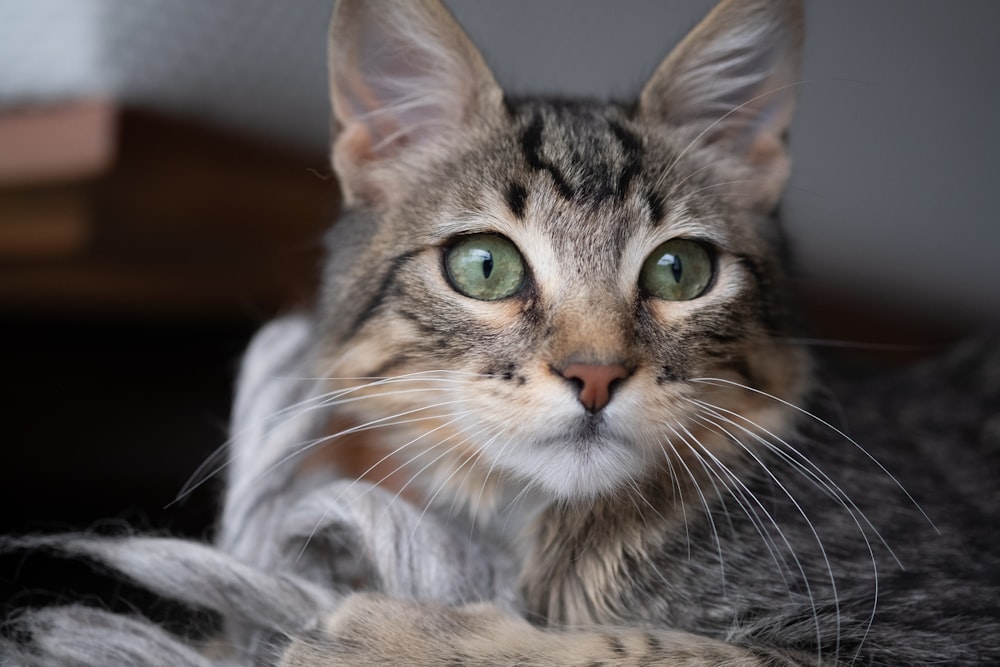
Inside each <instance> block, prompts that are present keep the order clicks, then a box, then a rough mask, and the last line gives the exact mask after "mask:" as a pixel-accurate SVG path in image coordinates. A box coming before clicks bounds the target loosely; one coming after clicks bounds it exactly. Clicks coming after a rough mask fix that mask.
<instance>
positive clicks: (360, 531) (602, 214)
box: [0, 0, 1000, 667]
mask: <svg viewBox="0 0 1000 667" xmlns="http://www.w3.org/2000/svg"><path fill="white" fill-rule="evenodd" d="M802 33H803V10H802V7H801V3H800V2H799V1H798V0H724V1H723V2H722V4H720V5H719V6H718V7H717V8H716V9H715V10H714V11H713V12H712V13H711V14H710V15H709V16H708V17H707V18H705V19H704V21H703V22H702V23H701V24H700V25H699V26H698V27H697V28H695V29H694V31H692V32H691V34H690V35H688V37H687V38H686V39H684V41H683V42H682V43H681V44H680V45H679V46H678V47H677V48H676V49H675V50H674V51H673V52H672V53H671V55H670V56H669V57H667V59H666V60H665V61H664V62H663V63H662V64H661V65H660V66H659V68H658V69H657V70H656V71H655V73H654V74H653V76H652V78H651V80H650V81H649V82H648V83H647V84H646V86H645V88H644V89H643V90H642V93H641V95H640V96H639V99H638V102H637V103H635V104H631V105H619V104H599V103H596V102H568V101H563V100H511V99H506V98H505V97H504V95H503V93H502V92H501V91H500V89H499V88H498V86H497V84H496V82H495V81H494V79H493V77H492V75H491V74H490V71H489V70H488V69H487V67H486V65H485V63H484V61H483V59H482V57H481V56H480V55H479V53H478V52H477V51H476V50H475V48H474V47H473V46H472V44H471V43H470V42H469V41H468V39H467V38H466V37H465V36H464V34H463V33H462V31H461V30H460V28H459V27H458V25H457V24H456V23H455V21H454V20H453V19H452V18H451V16H450V15H449V14H448V12H447V11H446V10H445V9H444V7H443V6H442V5H441V4H440V3H439V2H438V1H437V0H340V2H339V4H338V5H337V8H336V10H335V14H334V19H333V23H332V29H331V38H330V45H331V49H330V67H331V86H332V99H333V107H334V113H335V118H336V121H337V124H338V126H339V127H338V134H337V138H336V144H335V146H334V149H333V162H334V165H335V168H336V171H337V174H338V176H339V178H340V181H341V184H342V187H343V192H344V198H345V202H346V210H345V212H344V214H343V216H342V217H341V219H340V220H339V221H338V222H337V224H336V225H335V226H334V228H333V231H332V233H331V235H330V239H329V261H328V263H327V265H326V274H325V285H326V289H325V292H324V294H323V296H322V299H321V301H320V304H319V307H318V308H317V310H316V312H314V313H308V314H303V315H298V316H290V317H287V318H282V319H281V320H278V321H276V322H275V323H272V324H271V325H269V326H268V327H266V328H265V329H264V330H263V331H262V332H261V333H260V334H259V335H258V336H257V338H256V340H255V342H254V344H253V345H252V346H251V349H250V351H249V352H248V354H247V358H246V361H245V363H244V368H243V373H242V375H241V380H240V386H239V391H238V395H237V401H236V405H235V408H234V413H233V414H234V416H233V420H234V438H233V441H232V444H231V447H230V459H229V460H228V462H227V468H226V470H227V482H228V485H227V490H226V500H225V507H224V511H223V514H222V517H221V520H220V526H219V534H218V536H217V542H216V545H215V546H214V547H211V546H208V545H203V544H198V543H194V542H190V541H184V540H170V539H166V538H160V539H158V538H132V539H127V540H100V539H96V538H91V537H88V536H83V537H80V536H68V537H65V536H64V537H57V538H35V539H29V540H21V541H11V542H8V543H6V544H5V543H4V542H0V551H2V550H3V549H4V548H8V547H9V546H14V547H20V546H25V545H26V546H28V547H38V546H55V547H58V548H60V549H63V550H66V551H70V552H73V553H76V554H84V555H86V556H88V557H91V558H96V559H98V560H101V561H102V562H104V563H106V564H110V565H112V566H113V567H115V568H116V569H118V570H120V571H122V572H124V573H126V574H127V575H128V576H130V577H131V578H133V579H134V580H136V581H138V582H140V583H142V584H144V585H146V586H149V587H150V588H152V589H153V590H155V591H157V592H159V593H161V594H162V595H165V596H172V597H174V598H177V599H180V600H183V601H185V602H186V603H188V604H191V605H196V606H201V607H205V608H208V609H210V610H213V611H215V612H216V613H218V614H219V615H220V616H221V617H222V620H223V621H224V628H223V629H224V632H223V635H224V637H225V641H224V642H223V649H225V650H223V651H222V652H220V653H218V654H213V653H209V652H208V651H206V650H204V646H203V645H201V644H199V643H197V642H191V641H188V640H186V639H185V638H182V637H177V636H175V635H171V634H170V633H168V632H165V631H164V630H163V628H161V627H159V626H156V625H155V624H153V623H151V622H149V621H145V620H143V619H137V618H134V617H125V616H120V615H115V614H109V613H107V612H103V611H101V610H99V609H94V608H93V607H85V606H79V605H73V606H67V607H62V608H56V609H51V610H50V609H45V610H41V611H39V612H37V613H32V614H26V615H25V617H24V619H23V621H22V622H21V623H20V624H19V625H18V626H17V628H18V632H17V633H15V636H14V637H13V638H12V639H9V640H8V639H3V638H0V664H4V665H6V664H8V663H9V664H17V665H29V666H31V667H35V666H44V667H52V666H53V665H57V666H59V667H62V666H64V665H65V666H66V667H80V665H99V666H100V667H107V666H108V665H128V666H129V667H136V666H142V667H146V666H148V667H163V666H164V665H167V666H169V667H175V666H178V667H179V666H185V667H189V666H191V665H195V666H198V667H222V666H225V667H233V666H234V665H241V666H242V665H261V664H276V663H279V664H281V665H284V666H286V667H327V666H333V665H356V666H374V665H397V666H398V665H417V666H428V667H429V666H431V665H454V666H457V665H480V666H487V665H489V666H501V665H523V666H542V665H557V666H558V665H565V666H569V665H580V666H586V665H591V666H596V665H619V666H621V667H630V666H638V665H664V666H687V667H707V666H723V665H725V666H728V667H750V666H758V667H759V666H763V665H820V664H822V665H853V664H860V665H930V664H948V665H974V664H1000V603H998V600H1000V580H998V579H1000V556H998V549H997V545H996V538H995V535H996V534H997V508H998V506H1000V491H998V486H997V479H998V476H1000V463H998V462H1000V409H998V406H1000V346H998V345H997V344H996V343H995V342H991V341H986V343H985V345H983V344H980V345H979V346H978V347H976V346H972V347H966V348H964V349H961V350H959V351H958V352H956V353H955V354H954V355H952V356H951V357H950V358H947V359H945V360H944V361H942V362H940V363H937V364H934V365H929V366H926V367H923V368H921V369H917V370H914V371H912V372H910V373H907V374H904V375H902V376H900V377H897V378H895V379H891V380H887V381H884V382H882V383H880V384H875V385H867V386H860V385H856V384H855V385H851V386H850V387H848V388H847V389H846V390H845V389H843V388H840V389H838V388H837V387H834V386H831V385H830V383H828V382H820V381H819V380H818V379H817V378H818V377H819V373H818V372H816V371H814V368H813V364H812V362H811V361H810V356H809V355H808V354H807V352H806V351H805V350H803V349H802V347H801V346H800V345H798V344H797V343H796V342H795V340H794V339H792V338H790V337H789V333H790V332H791V331H792V330H793V325H794V320H795V310H794V308H793V307H792V305H791V303H790V301H789V295H788V292H789V285H788V282H789V280H788V277H787V275H788V263H787V260H786V257H785V255H786V253H785V244H784V240H783V235H782V231H781V229H780V226H779V223H778V221H777V216H776V214H775V211H776V208H777V206H778V202H779V198H780V196H781V193H782V189H783V187H784V184H785V181H786V179H787V177H788V170H789V157H788V152H787V148H786V134H787V131H788V126H789V121H790V118H791V114H792V107H793V105H794V93H795V86H796V82H797V72H798V63H799V58H800V51H801V48H802V40H803V34H802ZM316 376H318V377H319V378H321V379H320V380H319V383H320V386H319V387H318V388H317V386H316V384H315V382H313V381H312V380H310V379H309V378H314V377H316ZM833 396H837V398H833ZM460 507H461V508H464V509H465V510H467V511H466V512H462V511H459V509H458V508H460Z"/></svg>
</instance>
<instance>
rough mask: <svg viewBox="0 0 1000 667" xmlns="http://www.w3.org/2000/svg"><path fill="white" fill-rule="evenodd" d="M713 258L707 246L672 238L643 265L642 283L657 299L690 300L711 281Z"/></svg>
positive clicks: (701, 291)
mask: <svg viewBox="0 0 1000 667" xmlns="http://www.w3.org/2000/svg"><path fill="white" fill-rule="evenodd" d="M712 271H713V266H712V257H711V255H709V253H708V250H707V249H706V248H705V246H704V245H702V244H700V243H698V242H696V241H691V240H688V239H673V240H671V241H667V242H666V243H662V244H660V245H659V246H657V248H656V250H654V251H653V254H651V255H650V256H649V257H648V258H647V259H646V261H645V262H644V263H643V265H642V271H641V272H640V273H639V286H640V287H642V289H643V290H644V291H645V292H646V294H649V295H650V296H655V297H656V298H657V299H664V300H665V301H688V300H690V299H694V298H697V297H699V296H701V295H702V294H703V293H704V292H705V289H706V288H707V287H708V284H709V283H710V282H712Z"/></svg>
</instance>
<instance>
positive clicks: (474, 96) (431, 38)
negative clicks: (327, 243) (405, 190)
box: [328, 0, 503, 201]
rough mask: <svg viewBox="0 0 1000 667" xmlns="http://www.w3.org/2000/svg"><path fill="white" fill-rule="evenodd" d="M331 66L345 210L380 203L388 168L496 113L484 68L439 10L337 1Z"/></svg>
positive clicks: (390, 0)
mask: <svg viewBox="0 0 1000 667" xmlns="http://www.w3.org/2000/svg"><path fill="white" fill-rule="evenodd" d="M328 65H329V73H330V97H331V101H332V104H333V114H334V122H335V125H336V128H335V129H336V132H337V138H336V142H335V144H334V148H333V163H334V168H335V169H336V171H337V174H338V176H339V177H340V182H341V186H342V187H343V188H344V195H345V198H346V199H347V200H348V201H353V200H357V199H362V200H370V199H372V198H378V197H380V196H384V195H385V191H386V190H387V189H391V188H392V183H391V182H389V181H391V178H392V168H391V167H392V163H393V161H394V160H397V159H399V158H401V157H404V153H406V152H407V151H412V150H413V149H416V148H421V149H430V150H433V149H434V147H435V146H439V145H444V144H446V143H447V141H448V139H449V135H450V133H454V132H456V131H458V130H459V129H460V128H461V127H462V126H463V125H466V124H473V123H475V122H476V121H477V120H479V119H481V117H482V116H483V115H484V114H486V113H493V112H496V111H499V110H501V109H502V103H503V93H502V92H501V90H500V87H499V86H498V85H497V83H496V81H495V79H494V78H493V75H492V73H491V72H490V70H489V68H488V67H487V66H486V63H485V61H484V60H483V58H482V56H481V55H480V53H479V51H478V50H476V48H475V47H474V46H473V45H472V42H470V41H469V39H468V37H466V35H465V33H464V32H463V31H462V29H461V27H460V26H459V25H458V23H457V22H456V21H455V19H454V18H452V16H451V14H450V13H449V12H448V10H447V9H446V8H445V7H444V5H442V4H441V3H440V2H439V1H438V0H339V1H338V2H337V5H336V8H335V9H334V13H333V20H332V21H331V22H330V41H329V50H328ZM387 167H388V169H387Z"/></svg>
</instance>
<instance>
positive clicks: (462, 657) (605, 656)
mask: <svg viewBox="0 0 1000 667" xmlns="http://www.w3.org/2000/svg"><path fill="white" fill-rule="evenodd" d="M280 664H281V667H332V666H334V665H337V666H338V667H339V666H340V665H344V666H351V667H369V666H374V665H394V666H399V665H407V666H408V667H410V666H412V667H431V666H432V665H433V666H438V665H465V666H479V667H487V666H494V665H495V666H498V667H499V666H501V665H519V666H521V667H536V666H537V667H541V666H543V665H545V666H550V667H560V666H566V667H569V666H570V665H598V664H603V665H609V666H610V665H615V666H617V667H633V666H635V667H639V666H640V665H645V666H651V665H670V666H671V667H710V666H711V667H722V666H724V667H764V666H771V667H774V666H777V665H815V664H817V661H816V658H815V656H809V655H804V654H798V655H793V654H791V653H786V652H784V651H774V650H769V649H761V650H757V649H751V648H745V647H741V646H735V645H733V644H727V643H725V642H722V641H718V640H715V639H710V638H708V637H701V636H699V635H694V634H691V633H687V632H679V631H671V630H658V629H638V628H614V627H606V628H605V627H602V628H593V629H583V630H546V629H541V628H537V627H535V626H532V625H531V624H529V623H528V622H527V621H525V620H523V619H522V618H520V617H518V616H515V615H513V614H510V613H508V612H505V611H503V610H501V609H500V608H498V607H496V606H495V605H492V604H488V603H483V604H475V605H469V606H465V607H459V608H453V607H446V606H442V605H437V604H433V603H425V602H416V601H413V600H400V599H393V598H389V597H385V596H381V595H376V594H367V593H366V594H357V595H353V596H351V597H349V598H347V599H346V600H345V602H344V604H343V605H342V606H341V607H340V608H339V609H338V610H337V612H335V613H334V614H332V615H331V616H330V617H328V618H327V619H326V621H325V622H324V623H323V624H322V626H321V628H320V630H318V631H317V632H316V633H312V634H310V635H309V636H304V637H298V638H295V639H293V640H292V642H291V643H290V644H289V646H288V648H287V649H286V651H285V652H284V654H283V657H282V660H281V663H280Z"/></svg>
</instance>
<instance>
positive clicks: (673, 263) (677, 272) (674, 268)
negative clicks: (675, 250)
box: [657, 253, 683, 283]
mask: <svg viewBox="0 0 1000 667" xmlns="http://www.w3.org/2000/svg"><path fill="white" fill-rule="evenodd" d="M657 264H658V265H659V266H669V267H670V273H672V274H673V276H674V282H676V283H680V281H681V274H682V273H683V268H682V267H681V258H680V257H679V256H677V255H671V254H670V253H667V254H665V255H664V256H663V257H661V258H660V261H658V262H657Z"/></svg>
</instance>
